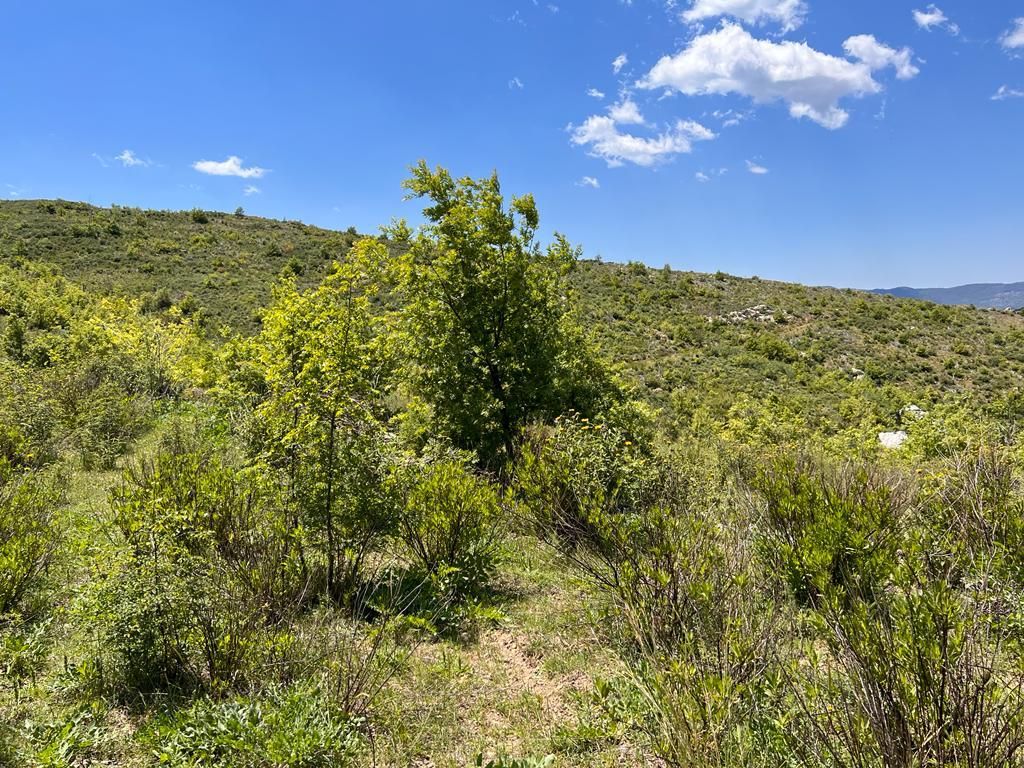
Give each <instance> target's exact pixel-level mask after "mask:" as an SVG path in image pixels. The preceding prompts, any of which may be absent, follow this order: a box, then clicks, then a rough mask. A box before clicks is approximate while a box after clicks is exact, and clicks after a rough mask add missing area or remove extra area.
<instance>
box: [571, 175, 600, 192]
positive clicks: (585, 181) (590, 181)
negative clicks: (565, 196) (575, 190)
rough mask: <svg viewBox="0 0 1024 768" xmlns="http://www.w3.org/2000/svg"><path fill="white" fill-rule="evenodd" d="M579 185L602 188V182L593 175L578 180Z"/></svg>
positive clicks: (577, 184)
mask: <svg viewBox="0 0 1024 768" xmlns="http://www.w3.org/2000/svg"><path fill="white" fill-rule="evenodd" d="M576 186H577V187H590V188H591V189H600V188H601V182H599V181H598V180H597V179H595V178H594V177H593V176H584V177H583V178H582V179H580V180H579V181H577V182H576Z"/></svg>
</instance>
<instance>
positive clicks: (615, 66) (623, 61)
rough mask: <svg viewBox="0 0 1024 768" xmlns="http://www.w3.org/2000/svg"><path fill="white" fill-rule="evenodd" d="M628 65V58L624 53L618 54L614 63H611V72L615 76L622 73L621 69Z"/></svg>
mask: <svg viewBox="0 0 1024 768" xmlns="http://www.w3.org/2000/svg"><path fill="white" fill-rule="evenodd" d="M627 64H629V56H627V55H626V54H624V53H620V54H619V55H618V56H616V57H615V61H613V62H612V72H614V73H615V74H616V75H617V74H619V72H621V71H622V68H623V67H624V66H626V65H627Z"/></svg>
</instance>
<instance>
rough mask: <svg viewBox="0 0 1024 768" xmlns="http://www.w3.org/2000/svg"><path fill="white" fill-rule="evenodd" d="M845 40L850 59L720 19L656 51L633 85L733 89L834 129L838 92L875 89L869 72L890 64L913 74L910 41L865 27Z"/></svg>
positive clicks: (841, 119) (840, 112)
mask: <svg viewBox="0 0 1024 768" xmlns="http://www.w3.org/2000/svg"><path fill="white" fill-rule="evenodd" d="M844 47H845V48H846V52H847V54H848V55H849V56H851V57H853V58H855V59H857V60H856V61H850V60H848V59H844V58H840V57H838V56H833V55H830V54H827V53H823V52H821V51H818V50H815V49H814V48H811V47H810V46H809V45H807V43H795V42H791V41H783V42H773V41H771V40H759V39H756V38H754V37H752V36H751V34H750V33H749V32H747V31H746V30H745V29H743V27H741V26H739V25H738V24H735V23H730V22H725V23H723V24H722V26H721V27H719V28H718V29H716V30H714V31H712V32H709V33H707V34H703V35H699V36H697V37H696V38H694V39H693V40H691V41H690V42H689V44H688V45H687V46H686V47H685V48H684V49H683V50H681V51H680V52H679V53H677V54H675V55H672V56H665V57H663V58H662V59H661V60H660V61H659V62H658V63H657V64H655V65H654V67H653V68H652V69H651V71H650V72H648V73H647V75H646V76H645V77H644V78H643V79H642V80H640V82H639V83H638V84H637V85H638V87H640V88H644V89H659V88H664V89H669V90H675V91H679V92H680V93H683V94H685V95H687V96H696V95H711V94H714V95H726V94H739V95H742V96H747V97H749V98H751V99H753V101H754V102H755V103H758V104H765V103H770V102H773V101H783V102H785V103H786V104H787V105H788V107H789V112H790V114H791V115H792V116H793V117H797V118H801V117H806V118H808V119H809V120H813V121H814V122H816V123H818V124H819V125H821V126H823V127H825V128H829V129H837V128H841V127H842V126H844V125H845V124H846V122H847V120H848V119H849V114H848V113H847V112H846V111H845V110H844V109H842V108H841V107H840V106H839V102H840V100H842V99H844V98H848V97H856V96H864V95H867V94H874V93H879V92H880V91H881V90H882V86H881V84H880V83H879V82H878V81H876V80H875V79H874V77H873V74H874V72H875V71H876V70H879V69H884V68H886V67H889V66H892V67H894V68H895V69H896V72H897V75H898V76H899V77H902V78H904V79H907V78H910V77H913V76H914V75H916V74H917V68H916V67H915V66H914V65H913V64H912V63H911V57H912V53H911V52H910V49H906V48H905V49H903V50H901V51H896V50H895V49H892V48H889V47H888V46H884V45H882V44H881V43H879V42H878V41H876V40H875V39H874V37H872V36H870V35H859V36H857V37H852V38H850V39H849V40H847V41H846V45H845V46H844Z"/></svg>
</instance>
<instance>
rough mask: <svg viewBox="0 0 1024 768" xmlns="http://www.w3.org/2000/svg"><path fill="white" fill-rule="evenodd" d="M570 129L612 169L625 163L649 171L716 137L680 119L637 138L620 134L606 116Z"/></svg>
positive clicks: (574, 137) (577, 140)
mask: <svg viewBox="0 0 1024 768" xmlns="http://www.w3.org/2000/svg"><path fill="white" fill-rule="evenodd" d="M570 130H571V131H572V138H571V141H572V143H573V144H575V145H576V146H584V147H587V151H588V153H589V154H590V155H591V156H593V157H599V158H601V159H602V160H604V161H605V162H606V163H607V164H608V166H609V167H610V168H616V167H618V166H621V165H623V164H625V163H633V164H634V165H639V166H642V167H645V168H649V167H651V166H654V165H658V164H659V163H662V162H665V161H666V160H668V159H669V158H671V157H673V156H675V155H679V154H687V153H689V152H691V151H692V150H693V142H694V141H707V140H709V139H713V138H714V137H715V134H714V133H712V132H711V131H709V130H708V129H707V128H705V127H704V126H703V125H701V124H700V123H696V122H693V121H692V120H679V121H678V122H676V124H675V125H674V126H672V127H671V128H669V129H667V130H665V131H663V132H662V133H660V134H658V135H657V136H650V137H647V136H636V135H634V134H631V133H624V132H622V131H620V130H619V128H618V126H617V125H616V123H615V120H614V119H613V118H611V117H609V116H606V115H591V116H590V117H588V118H587V119H586V121H585V122H584V123H583V125H581V126H578V127H573V126H570Z"/></svg>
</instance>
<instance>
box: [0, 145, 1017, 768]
mask: <svg viewBox="0 0 1024 768" xmlns="http://www.w3.org/2000/svg"><path fill="white" fill-rule="evenodd" d="M407 186H408V191H409V192H410V195H411V196H413V197H415V198H418V199H422V200H424V201H425V203H426V208H425V216H426V221H427V224H426V225H425V226H424V227H423V228H421V229H419V230H416V231H413V230H411V229H410V228H409V227H408V226H407V225H405V224H404V223H402V222H397V223H394V224H392V225H391V226H389V227H387V228H385V229H384V230H383V231H382V234H381V235H380V236H379V237H364V238H360V237H358V236H356V235H355V233H354V232H350V233H345V234H338V233H330V232H325V231H322V230H315V229H312V228H308V227H302V226H300V225H297V224H287V223H280V222H268V221H263V220H256V219H251V218H249V217H246V216H244V214H242V213H241V212H240V213H238V214H234V215H231V214H228V215H224V214H216V213H207V212H203V211H193V212H191V213H186V214H169V213H153V212H142V211H137V210H132V209H112V210H100V209H95V208H90V207H88V206H83V205H79V204H72V203H64V202H45V201H43V202H24V203H16V204H12V203H4V204H2V205H0V258H2V262H0V671H2V673H3V676H2V678H0V764H5V765H6V764H10V765H30V766H36V765H39V766H78V765H102V764H105V765H139V766H142V765H158V764H159V765H169V766H199V765H203V766H208V765H213V766H334V765H342V766H348V765H351V766H362V765H395V766H406V765H417V766H453V767H454V766H471V765H481V766H485V765H489V766H492V767H493V768H499V767H500V766H506V767H508V766H517V767H521V768H526V767H533V766H622V765H625V766H631V765H632V766H641V765H662V766H669V767H670V768H702V767H707V768H711V767H714V768H727V767H729V768H731V767H733V766H736V767H737V768H738V767H739V766H765V767H766V768H767V767H768V766H793V767H794V768H797V767H807V768H811V767H813V768H833V767H834V768H847V767H849V768H874V767H876V766H877V767H878V768H930V767H933V766H934V767H935V768H940V767H945V766H958V767H959V766H963V767H964V768H990V767H992V768H994V767H997V766H1019V765H1024V608H1022V600H1021V598H1022V593H1024V488H1022V486H1021V471H1022V469H1024V464H1022V462H1024V449H1022V447H1021V443H1020V435H1019V430H1018V425H1019V421H1020V418H1021V416H1022V415H1024V384H1022V378H1024V318H1022V317H1020V316H1018V315H1015V314H1013V313H997V312H979V311H975V310H972V309H968V308H950V307H939V306H935V305H930V304H927V303H923V302H914V301H908V300H897V299H892V298H888V297H881V296H873V295H868V294H860V293H855V292H845V291H835V290H831V289H812V288H804V287H801V286H791V285H783V284H778V283H771V282H767V281H761V280H757V279H752V280H741V279H737V278H732V277H729V276H726V275H714V276H711V275H696V274H684V273H677V272H672V271H670V270H667V269H666V270H653V269H648V268H646V267H644V266H642V265H639V264H630V265H611V264H603V263H600V262H599V261H589V262H587V261H581V260H580V256H581V252H580V250H579V249H577V248H576V247H575V246H573V245H572V244H571V243H570V241H569V240H567V239H565V238H563V237H561V236H556V237H555V238H553V240H552V242H551V243H550V244H549V245H547V246H543V247H542V246H540V245H539V244H538V243H537V229H538V226H539V216H538V212H537V208H536V206H535V204H534V201H533V199H532V198H531V197H529V196H526V197H522V198H514V199H511V200H508V201H506V200H505V199H504V198H503V196H502V193H501V190H500V187H499V185H498V181H497V178H496V177H492V178H488V179H481V180H471V179H454V178H452V177H451V176H450V175H449V174H448V173H447V172H445V171H444V170H442V169H438V170H430V169H429V168H428V167H427V166H426V165H422V164H421V165H420V166H417V167H416V168H415V169H414V170H413V173H412V176H411V178H410V180H409V182H408V184H407ZM909 406H916V407H913V408H911V407H909ZM896 429H899V430H903V431H905V432H906V433H907V441H906V442H905V443H904V444H903V445H902V447H900V448H898V449H897V450H887V449H884V448H883V447H882V446H881V445H880V443H879V440H878V434H879V432H880V431H884V430H896Z"/></svg>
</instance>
